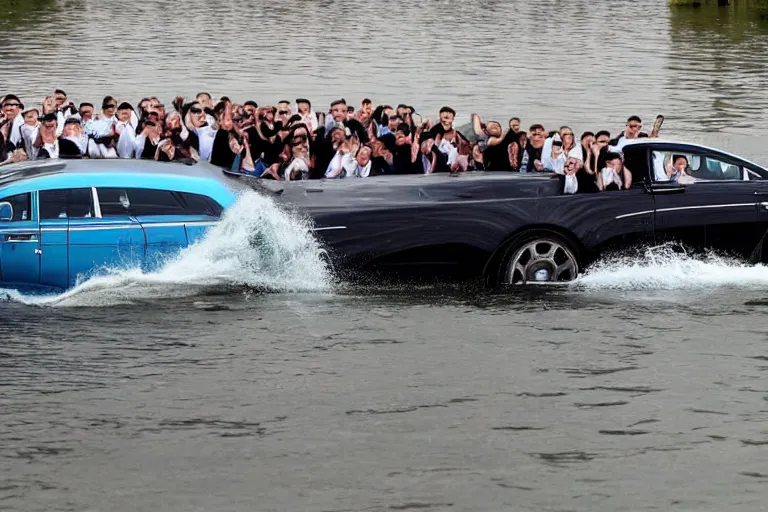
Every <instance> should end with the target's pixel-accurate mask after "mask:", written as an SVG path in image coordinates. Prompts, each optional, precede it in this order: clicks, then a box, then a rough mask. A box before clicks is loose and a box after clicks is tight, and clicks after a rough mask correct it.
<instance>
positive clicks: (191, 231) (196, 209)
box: [179, 192, 224, 245]
mask: <svg viewBox="0 0 768 512" xmlns="http://www.w3.org/2000/svg"><path fill="white" fill-rule="evenodd" d="M179 196H180V197H181V201H182V203H183V204H184V211H185V214H186V216H185V220H184V228H185V229H186V231H187V244H188V245H192V244H194V243H195V242H197V241H199V240H201V239H202V238H203V237H204V236H205V234H206V233H207V232H208V230H209V229H210V228H211V227H212V226H215V225H216V224H217V223H218V221H219V219H220V218H221V215H222V213H223V211H224V208H223V207H222V206H221V205H220V204H219V203H217V202H216V201H214V200H213V199H211V198H210V197H207V196H204V195H200V194H192V193H188V192H180V193H179Z"/></svg>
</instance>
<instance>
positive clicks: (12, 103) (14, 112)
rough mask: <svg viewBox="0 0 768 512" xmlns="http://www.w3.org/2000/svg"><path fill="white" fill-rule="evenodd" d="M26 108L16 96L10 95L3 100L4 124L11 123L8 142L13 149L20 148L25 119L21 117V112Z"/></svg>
mask: <svg viewBox="0 0 768 512" xmlns="http://www.w3.org/2000/svg"><path fill="white" fill-rule="evenodd" d="M23 108H24V104H23V103H22V102H21V100H19V97H18V96H16V95H14V94H9V95H7V96H6V97H5V99H3V104H2V110H3V116H4V117H5V120H4V122H7V123H11V127H10V129H9V131H8V141H9V142H10V143H11V144H12V145H13V147H15V148H18V147H19V144H20V143H21V126H22V125H23V124H24V117H23V116H22V115H21V111H22V109H23Z"/></svg>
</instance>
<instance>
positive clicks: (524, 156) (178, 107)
mask: <svg viewBox="0 0 768 512" xmlns="http://www.w3.org/2000/svg"><path fill="white" fill-rule="evenodd" d="M1 98H2V99H1V100H0V165H3V164H5V163H10V162H19V161H23V160H39V159H45V158H141V159H150V160H160V161H180V160H183V161H199V160H205V161H209V162H210V163H211V164H213V165H216V166H219V167H222V168H226V169H230V170H232V171H235V172H243V173H247V174H252V175H255V176H259V177H262V178H265V179H274V180H299V179H320V178H329V179H339V178H365V177H368V176H374V175H382V174H422V173H424V174H430V173H457V172H467V171H484V170H489V171H514V172H523V173H525V172H541V171H550V172H555V173H557V174H560V175H562V176H564V178H565V179H564V192H566V193H574V192H576V191H579V192H588V191H601V190H607V189H626V188H629V187H631V185H632V175H631V173H630V172H629V171H628V170H627V169H626V167H624V165H623V160H622V148H623V146H624V145H625V144H626V143H627V142H628V141H630V140H632V139H636V138H640V137H649V136H650V137H654V136H656V135H658V131H659V129H660V127H661V123H662V122H663V117H662V116H659V117H658V118H657V119H656V122H655V123H654V126H653V129H652V130H651V131H650V133H645V132H642V121H641V120H640V118H639V117H637V116H632V117H630V118H629V119H628V120H627V123H626V126H625V128H624V129H623V130H622V131H621V132H620V133H619V134H618V135H617V136H616V137H614V138H611V133H610V132H608V131H604V130H602V131H597V132H584V133H582V134H581V135H580V137H579V139H578V140H577V138H576V134H575V133H574V131H573V130H572V129H571V128H569V127H568V126H562V127H560V128H559V129H558V130H554V131H550V132H548V131H547V130H546V129H545V128H544V126H542V125H541V124H533V125H531V126H530V128H529V129H528V131H525V130H523V129H522V128H521V121H520V119H519V118H516V117H513V118H512V119H510V120H509V122H508V125H507V126H506V127H505V126H503V125H502V123H500V122H498V121H487V122H484V121H483V120H482V119H481V118H480V116H478V115H477V114H472V115H471V131H469V130H468V133H467V134H464V133H462V132H461V131H459V130H458V129H457V128H456V127H455V125H454V123H455V121H456V112H455V111H454V110H453V109H452V108H450V107H443V108H442V109H440V112H439V118H438V119H436V120H435V122H434V123H433V122H431V121H430V120H429V119H424V118H422V117H421V116H420V115H419V114H417V113H416V111H415V109H414V108H413V107H412V106H409V105H405V104H400V105H397V107H393V106H391V105H386V104H384V105H374V103H373V102H372V101H371V100H370V99H364V100H363V101H362V102H361V103H360V105H359V106H358V107H355V106H353V105H350V104H348V103H347V102H346V101H345V100H344V99H339V100H336V101H334V102H332V103H331V104H330V108H329V109H328V111H327V112H325V111H321V112H318V111H316V110H315V109H313V106H312V103H311V102H310V101H309V100H308V99H305V98H299V99H296V100H295V101H294V102H291V101H280V102H279V103H277V105H276V106H273V105H269V106H259V105H258V104H257V103H256V102H254V101H246V102H245V103H243V104H238V103H234V102H232V101H230V99H229V98H227V97H223V98H220V99H219V100H218V101H217V102H214V100H213V98H212V97H211V95H210V94H208V93H205V92H203V93H200V94H198V95H197V96H196V97H195V98H194V99H192V100H186V99H185V98H183V97H181V96H179V97H176V98H175V99H174V100H173V102H172V106H171V108H167V107H166V106H165V105H164V104H163V103H162V102H161V101H160V100H159V99H158V98H157V97H154V96H153V97H147V98H143V99H141V101H139V102H138V104H137V105H136V108H134V107H133V105H131V104H130V103H127V102H118V101H117V100H116V99H115V98H114V97H112V96H106V97H105V98H104V99H103V100H102V102H101V104H100V105H99V107H100V108H99V109H97V108H96V106H94V104H92V103H88V102H83V103H80V104H79V105H76V104H75V103H74V102H72V101H69V100H68V96H67V94H66V93H65V92H64V91H63V90H60V89H57V90H56V91H55V92H54V94H53V95H52V96H48V97H46V98H45V100H44V101H43V102H42V105H41V106H40V107H39V108H38V107H37V106H31V107H27V106H25V105H24V103H23V102H22V101H21V99H20V98H19V97H18V96H16V95H14V94H7V95H5V96H2V97H1Z"/></svg>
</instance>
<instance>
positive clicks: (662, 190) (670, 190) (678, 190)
mask: <svg viewBox="0 0 768 512" xmlns="http://www.w3.org/2000/svg"><path fill="white" fill-rule="evenodd" d="M651 192H653V193H654V194H659V195H661V194H682V193H683V192H685V187H683V186H678V187H652V188H651Z"/></svg>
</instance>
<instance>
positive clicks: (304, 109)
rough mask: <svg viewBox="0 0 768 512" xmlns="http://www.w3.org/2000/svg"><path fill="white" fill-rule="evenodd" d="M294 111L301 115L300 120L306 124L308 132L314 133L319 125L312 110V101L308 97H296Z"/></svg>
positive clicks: (318, 120)
mask: <svg viewBox="0 0 768 512" xmlns="http://www.w3.org/2000/svg"><path fill="white" fill-rule="evenodd" d="M296 111H297V112H298V113H299V115H301V120H302V121H303V122H304V124H306V125H307V127H308V128H309V132H310V133H314V132H315V130H317V129H318V128H319V127H320V119H319V118H318V117H317V114H316V113H315V112H314V111H313V110H312V103H311V102H310V101H309V100H308V99H306V98H297V99H296Z"/></svg>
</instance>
